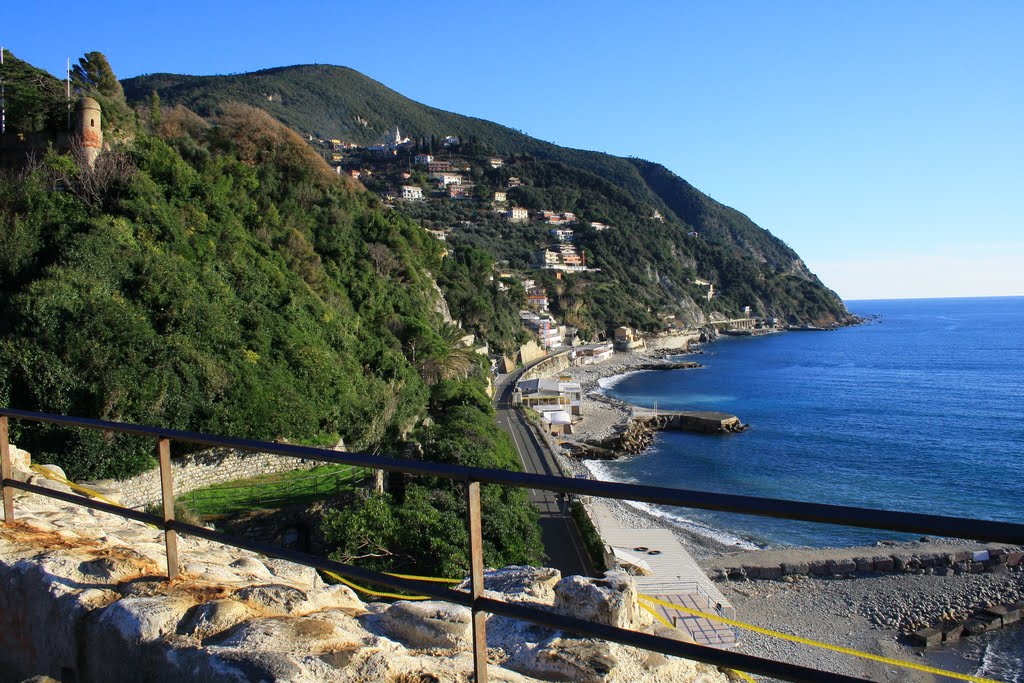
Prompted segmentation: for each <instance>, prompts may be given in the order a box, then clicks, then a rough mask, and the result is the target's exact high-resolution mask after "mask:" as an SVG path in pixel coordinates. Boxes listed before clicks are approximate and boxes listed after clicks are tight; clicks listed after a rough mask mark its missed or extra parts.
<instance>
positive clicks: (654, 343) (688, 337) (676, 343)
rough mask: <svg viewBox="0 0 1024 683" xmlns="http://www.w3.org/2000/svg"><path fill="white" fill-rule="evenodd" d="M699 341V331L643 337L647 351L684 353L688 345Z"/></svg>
mask: <svg viewBox="0 0 1024 683" xmlns="http://www.w3.org/2000/svg"><path fill="white" fill-rule="evenodd" d="M699 341H700V331H699V330H686V331H685V332H672V333H666V334H656V335H651V336H649V337H644V343H645V344H646V345H647V350H648V351H671V350H677V349H678V350H681V351H686V350H688V349H689V348H690V344H692V343H694V342H699Z"/></svg>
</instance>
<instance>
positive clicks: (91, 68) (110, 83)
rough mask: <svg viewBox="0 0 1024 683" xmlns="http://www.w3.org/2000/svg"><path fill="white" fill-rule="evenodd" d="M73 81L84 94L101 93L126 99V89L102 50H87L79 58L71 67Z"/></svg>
mask: <svg viewBox="0 0 1024 683" xmlns="http://www.w3.org/2000/svg"><path fill="white" fill-rule="evenodd" d="M71 81H72V83H74V84H75V90H76V92H78V93H79V94H82V95H95V94H97V93H98V94H100V95H102V96H104V97H112V98H115V99H119V100H121V101H122V102H123V101H124V90H123V89H122V88H121V82H120V81H118V80H117V76H115V75H114V70H113V69H111V68H110V62H108V61H107V57H106V55H104V54H103V53H102V52H86V53H85V56H84V57H80V58H79V59H78V64H75V65H74V66H73V67H71Z"/></svg>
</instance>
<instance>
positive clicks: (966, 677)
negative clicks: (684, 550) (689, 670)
mask: <svg viewBox="0 0 1024 683" xmlns="http://www.w3.org/2000/svg"><path fill="white" fill-rule="evenodd" d="M640 598H641V599H643V600H646V601H647V602H653V603H654V604H656V605H661V606H662V607H668V608H671V609H675V610H679V611H680V612H685V613H687V614H692V615H694V616H697V617H704V618H705V619H711V620H712V621H720V622H722V623H723V624H728V625H729V626H735V627H737V628H742V629H746V630H748V631H754V632H755V633H761V634H764V635H766V636H772V637H775V638H782V639H783V640H789V641H791V642H794V643H801V644H803V645H811V646H813V647H820V648H823V649H825V650H832V651H833V652H842V653H843V654H847V655H852V656H854V657H860V658H861V659H870V660H872V661H875V662H881V663H882V664H889V665H891V666H899V667H903V668H904V669H914V670H915V671H923V672H925V673H930V674H935V675H937V676H947V677H949V678H956V679H958V680H961V681H972V682H973V683H999V681H996V680H993V679H991V678H981V677H980V676H971V675H970V674H961V673H955V672H953V671H946V670H945V669H936V668H935V667H933V666H925V665H924V664H915V663H914V662H905V661H903V660H901V659H892V658H890V657H882V656H880V655H873V654H870V653H868V652H861V651H860V650H854V649H853V648H849V647H842V646H841V645H832V644H830V643H823V642H821V641H820V640H811V639H810V638H802V637H800V636H792V635H789V634H788V633H782V632H780V631H772V630H771V629H767V628H761V627H760V626H754V625H753V624H747V623H744V622H742V621H736V620H735V619H729V618H727V617H722V616H719V615H717V614H708V613H707V612H701V611H699V610H695V609H690V608H689V607H683V606H682V605H677V604H675V603H672V602H668V601H665V600H659V599H658V598H655V597H653V596H651V595H643V594H641V595H640Z"/></svg>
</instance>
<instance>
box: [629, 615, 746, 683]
mask: <svg viewBox="0 0 1024 683" xmlns="http://www.w3.org/2000/svg"><path fill="white" fill-rule="evenodd" d="M637 604H638V605H640V608H641V609H644V610H647V611H648V612H650V613H651V616H652V617H654V618H655V619H657V620H658V621H660V622H661V623H662V624H664V625H665V626H668V627H669V628H678V627H677V626H673V625H672V622H670V621H669V620H668V619H666V618H665V617H663V616H661V615H660V614H658V613H657V612H656V611H654V609H652V608H650V607H648V606H647V605H645V604H644V603H642V602H639V603H637ZM729 671H731V672H733V673H734V674H736V675H737V676H739V677H740V678H742V679H743V680H745V681H754V677H753V676H751V675H750V674H748V673H744V672H742V671H737V670H736V669H729ZM754 683H756V681H754Z"/></svg>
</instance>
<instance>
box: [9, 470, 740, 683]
mask: <svg viewBox="0 0 1024 683" xmlns="http://www.w3.org/2000/svg"><path fill="white" fill-rule="evenodd" d="M15 456H16V457H15V466H16V467H17V468H19V469H22V470H23V471H24V470H25V469H26V468H27V465H28V458H27V455H26V454H24V452H17V451H16V452H15ZM23 474H26V475H27V473H24V472H23ZM48 485H50V486H54V487H60V486H61V485H60V484H56V483H53V482H48ZM15 511H16V522H15V524H14V525H12V526H9V527H4V528H2V529H0V582H2V585H3V586H4V587H5V590H3V591H2V592H0V662H2V666H3V671H4V674H3V678H4V679H5V680H14V681H18V680H23V679H25V678H29V677H31V676H36V675H48V676H51V677H54V678H56V679H58V680H66V681H70V680H74V681H79V682H83V681H121V680H147V681H169V682H170V681H174V682H175V683H177V681H181V680H189V681H231V680H236V681H253V680H262V681H286V680H287V681H310V682H312V681H317V682H320V681H349V682H355V681H393V682H396V683H397V682H399V681H401V682H403V683H411V682H414V681H423V682H426V681H468V680H470V677H471V674H470V672H471V670H472V655H471V654H470V649H469V641H470V638H471V636H470V612H469V610H467V609H466V608H464V607H461V606H457V605H453V604H448V603H443V602H436V601H422V602H412V601H397V602H393V603H383V602H370V603H366V602H363V601H362V600H360V599H359V597H358V596H357V595H356V594H355V593H354V592H353V591H352V590H351V589H349V588H348V587H345V586H341V585H333V586H332V585H325V584H324V582H323V581H322V580H321V579H320V576H319V575H318V574H317V572H316V571H315V570H313V569H311V568H308V567H304V566H301V565H295V564H292V563H289V562H285V561H283V560H275V559H269V558H267V557H263V556H258V555H255V554H253V553H249V552H247V551H243V550H239V549H236V548H231V547H226V546H222V545H219V544H215V543H210V542H207V541H204V540H200V539H192V538H187V537H186V538H180V539H179V541H178V543H179V554H180V558H181V561H182V576H181V578H180V579H178V580H176V581H174V582H168V581H167V580H166V576H165V575H164V573H163V572H164V568H165V565H164V547H163V543H162V536H161V533H160V532H159V531H158V530H156V529H153V528H151V527H149V526H146V525H144V524H141V523H138V522H134V521H130V520H125V519H122V518H120V517H116V516H113V515H109V514H106V513H102V512H97V511H93V510H89V509H87V508H83V507H79V506H75V505H70V504H66V503H62V502H60V501H56V500H53V499H49V498H44V497H42V496H37V495H34V494H27V493H21V492H19V495H18V496H17V499H16V503H15ZM485 583H486V587H487V589H488V593H489V597H493V598H497V599H502V600H506V601H512V602H531V603H535V604H540V605H544V606H546V607H547V608H548V609H551V610H553V611H555V612H559V613H563V614H569V615H572V616H575V617H579V618H585V619H591V620H595V621H600V622H603V623H608V624H613V625H616V626H621V627H625V628H633V629H639V630H647V631H651V630H653V627H652V625H651V620H650V617H649V616H648V615H647V613H646V612H644V611H643V610H641V609H639V607H638V605H637V600H636V588H635V585H634V584H633V582H632V580H631V579H630V578H629V577H628V576H627V575H625V574H621V573H609V574H608V575H606V576H605V577H604V578H603V579H589V578H583V577H579V576H570V577H564V578H563V577H561V576H560V574H559V572H558V571H557V570H554V569H544V568H531V567H508V568H505V569H500V570H496V571H490V572H488V573H487V576H486V580H485ZM487 630H488V645H489V650H488V653H489V658H490V662H491V667H490V675H491V680H494V681H507V682H510V683H515V682H520V681H535V680H549V681H550V680H574V681H593V682H604V681H609V682H611V681H652V682H653V681H683V682H686V681H693V682H702V683H704V682H706V683H711V682H718V681H726V680H728V679H727V678H726V677H725V675H724V674H722V673H720V672H719V671H718V670H716V669H714V668H713V667H708V666H705V665H702V664H696V663H693V662H690V661H687V660H682V659H678V658H672V657H664V656H662V655H656V654H651V653H648V652H644V651H638V650H635V649H632V648H627V647H623V646H619V645H616V644H610V643H604V642H600V641H594V640H590V639H580V638H574V637H572V636H569V635H567V634H565V633H561V632H558V631H555V630H553V629H548V628H544V627H539V626H534V625H530V624H525V623H521V622H517V621H515V620H512V619H507V618H505V617H498V616H492V617H491V618H490V619H489V621H488V626H487Z"/></svg>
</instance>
